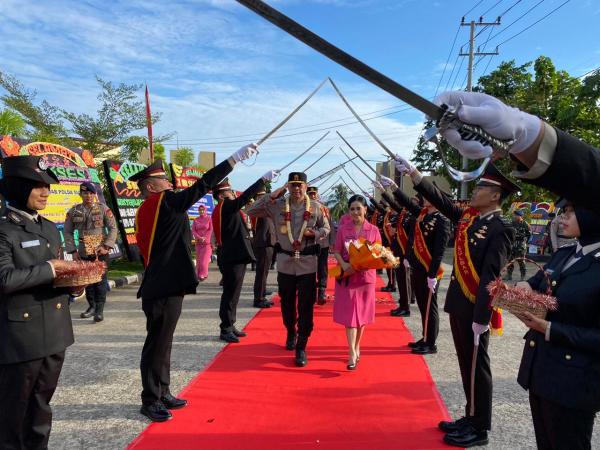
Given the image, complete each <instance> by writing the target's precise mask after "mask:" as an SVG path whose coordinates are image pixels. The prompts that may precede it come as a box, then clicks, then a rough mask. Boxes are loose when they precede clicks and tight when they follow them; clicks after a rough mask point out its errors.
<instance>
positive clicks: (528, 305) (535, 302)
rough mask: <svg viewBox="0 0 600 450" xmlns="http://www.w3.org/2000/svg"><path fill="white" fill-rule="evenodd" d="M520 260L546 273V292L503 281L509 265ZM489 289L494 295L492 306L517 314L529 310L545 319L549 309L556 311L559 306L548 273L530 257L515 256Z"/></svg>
mask: <svg viewBox="0 0 600 450" xmlns="http://www.w3.org/2000/svg"><path fill="white" fill-rule="evenodd" d="M519 260H521V261H525V262H530V263H532V264H534V265H535V266H536V267H537V268H538V269H540V270H541V271H542V272H543V273H544V276H545V277H546V285H547V286H548V287H547V289H546V293H545V294H544V293H540V292H537V291H529V290H525V289H522V288H518V287H516V286H509V285H508V284H506V283H505V282H504V281H502V278H503V276H504V274H505V273H506V271H507V269H508V266H510V265H511V264H514V263H515V262H517V261H519ZM487 289H488V291H489V292H490V294H491V296H492V299H491V306H493V307H497V308H502V309H506V310H507V311H509V312H510V313H512V314H514V315H517V316H519V315H522V314H523V313H524V312H529V313H531V314H533V315H534V316H536V317H539V318H540V319H544V318H546V314H547V313H548V311H554V310H556V308H557V307H558V304H557V301H556V298H555V297H553V296H552V295H551V294H552V289H551V287H550V279H549V277H548V274H547V273H546V272H545V271H544V269H543V268H542V267H541V266H540V265H539V264H538V263H536V262H535V261H532V260H531V259H528V258H515V259H513V260H511V261H509V262H508V264H506V265H505V266H504V267H503V268H502V270H501V271H500V275H499V277H498V278H497V279H496V280H494V281H492V282H491V283H490V284H488V286H487Z"/></svg>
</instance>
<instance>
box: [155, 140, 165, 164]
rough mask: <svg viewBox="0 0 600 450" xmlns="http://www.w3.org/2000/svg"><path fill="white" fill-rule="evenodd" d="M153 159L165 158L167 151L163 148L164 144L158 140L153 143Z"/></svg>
mask: <svg viewBox="0 0 600 450" xmlns="http://www.w3.org/2000/svg"><path fill="white" fill-rule="evenodd" d="M153 147H154V161H156V160H157V159H162V160H163V161H166V160H167V151H166V150H165V146H164V145H162V144H161V143H160V142H156V143H155V144H154V145H153Z"/></svg>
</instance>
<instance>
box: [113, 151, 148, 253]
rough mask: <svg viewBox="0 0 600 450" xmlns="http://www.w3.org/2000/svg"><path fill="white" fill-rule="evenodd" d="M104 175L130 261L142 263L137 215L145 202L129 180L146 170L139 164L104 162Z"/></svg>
mask: <svg viewBox="0 0 600 450" xmlns="http://www.w3.org/2000/svg"><path fill="white" fill-rule="evenodd" d="M103 165H104V175H105V176H106V182H107V183H108V191H109V192H110V195H111V197H112V200H113V205H115V207H116V211H114V213H115V217H116V218H117V225H118V227H119V232H120V233H121V238H122V239H123V245H124V247H125V251H126V253H127V258H129V260H130V261H141V257H140V252H139V249H138V247H137V241H136V238H135V215H136V213H137V210H138V208H139V207H140V205H141V204H142V202H143V201H144V199H143V197H142V193H141V192H140V190H139V188H138V185H137V183H136V182H134V181H130V180H129V178H130V177H131V176H133V175H134V174H136V173H138V172H140V171H141V170H143V169H145V168H146V166H144V165H143V164H138V163H131V162H125V163H120V162H117V161H110V160H106V161H104V162H103Z"/></svg>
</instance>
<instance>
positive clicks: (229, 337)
mask: <svg viewBox="0 0 600 450" xmlns="http://www.w3.org/2000/svg"><path fill="white" fill-rule="evenodd" d="M219 339H221V340H222V341H225V342H229V343H233V344H237V343H238V342H240V340H239V338H238V337H237V336H236V335H235V334H233V331H229V332H227V333H221V334H220V335H219Z"/></svg>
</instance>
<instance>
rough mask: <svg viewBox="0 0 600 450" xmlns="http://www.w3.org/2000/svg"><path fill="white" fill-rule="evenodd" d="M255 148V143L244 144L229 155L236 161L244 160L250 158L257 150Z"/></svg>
mask: <svg viewBox="0 0 600 450" xmlns="http://www.w3.org/2000/svg"><path fill="white" fill-rule="evenodd" d="M257 148H258V146H257V145H256V144H249V145H245V146H243V147H242V148H240V149H239V150H238V151H237V152H235V153H234V154H233V155H231V157H232V158H233V160H234V161H235V162H236V163H239V162H240V161H245V160H246V159H249V158H251V157H252V156H254V155H255V154H256V153H257V152H258V150H257Z"/></svg>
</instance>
